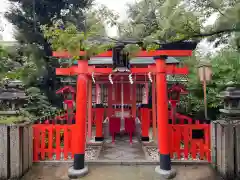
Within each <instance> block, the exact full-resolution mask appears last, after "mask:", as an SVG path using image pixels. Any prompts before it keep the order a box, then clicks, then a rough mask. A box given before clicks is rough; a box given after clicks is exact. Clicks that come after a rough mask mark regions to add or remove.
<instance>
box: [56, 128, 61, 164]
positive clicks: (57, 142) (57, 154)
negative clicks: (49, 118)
mask: <svg viewBox="0 0 240 180" xmlns="http://www.w3.org/2000/svg"><path fill="white" fill-rule="evenodd" d="M55 129H56V151H55V152H56V160H60V153H61V142H60V136H61V134H60V130H61V129H60V127H59V126H56V128H55Z"/></svg>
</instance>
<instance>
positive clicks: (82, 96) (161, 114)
mask: <svg viewBox="0 0 240 180" xmlns="http://www.w3.org/2000/svg"><path fill="white" fill-rule="evenodd" d="M179 49H181V48H179ZM84 55H85V52H84V51H80V52H79V56H84ZM191 55H192V50H155V51H140V52H139V53H138V54H137V57H154V59H155V65H149V66H148V67H147V68H130V73H132V74H145V73H149V72H151V73H152V74H154V75H156V93H157V112H155V114H156V113H157V114H158V116H157V122H158V123H157V124H158V149H159V153H160V166H157V167H156V169H155V171H156V172H158V173H159V174H162V175H164V176H165V177H173V176H175V175H176V172H175V171H174V170H172V169H171V159H170V142H171V140H170V139H169V133H170V128H169V124H168V98H167V82H166V74H188V68H187V67H176V66H174V65H166V63H165V60H166V58H167V57H168V56H172V57H183V56H191ZM53 56H55V57H65V58H68V57H71V55H70V54H69V53H68V52H66V51H65V52H53ZM95 57H112V51H106V52H104V53H101V54H99V55H97V56H95ZM92 73H94V74H95V75H97V74H101V75H103V74H110V73H113V69H112V68H95V67H94V66H88V60H79V61H78V66H77V67H74V66H72V67H69V68H56V75H67V76H71V75H77V76H78V77H77V95H76V124H75V131H74V136H73V138H74V142H73V144H74V153H75V154H74V165H73V167H72V168H70V169H69V172H68V173H69V177H71V178H76V177H80V176H83V175H85V174H86V173H87V172H88V168H87V166H85V163H84V156H85V139H86V137H85V136H86V133H85V130H86V129H85V127H86V114H84V113H83V112H86V110H87V86H88V84H87V80H88V76H89V75H91V74H92ZM89 104H91V103H89ZM90 106H91V105H90ZM153 111H155V110H154V108H153ZM153 114H154V112H153ZM160 144H161V146H160Z"/></svg>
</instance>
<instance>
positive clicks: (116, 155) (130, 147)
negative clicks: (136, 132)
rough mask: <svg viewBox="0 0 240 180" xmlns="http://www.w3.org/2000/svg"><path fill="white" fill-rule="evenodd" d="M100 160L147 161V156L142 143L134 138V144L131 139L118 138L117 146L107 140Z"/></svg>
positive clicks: (125, 137)
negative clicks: (130, 141)
mask: <svg viewBox="0 0 240 180" xmlns="http://www.w3.org/2000/svg"><path fill="white" fill-rule="evenodd" d="M99 159H100V160H145V159H146V158H145V155H144V152H143V150H142V146H141V144H140V142H138V140H137V138H133V144H130V143H129V137H127V136H123V137H117V138H116V142H115V144H112V143H111V140H107V141H106V142H105V143H104V144H103V147H102V150H101V153H100V156H99Z"/></svg>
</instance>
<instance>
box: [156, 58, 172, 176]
mask: <svg viewBox="0 0 240 180" xmlns="http://www.w3.org/2000/svg"><path fill="white" fill-rule="evenodd" d="M166 58H167V56H159V57H155V58H154V59H155V62H156V80H157V81H156V82H157V84H156V87H157V88H156V92H157V123H158V124H157V125H158V149H159V154H160V167H159V166H157V167H156V169H155V171H156V172H158V173H160V174H162V175H164V176H165V177H166V178H167V179H171V178H173V177H175V176H176V172H175V171H174V170H172V169H171V158H170V143H171V139H170V126H169V124H168V95H167V80H166V62H165V60H166Z"/></svg>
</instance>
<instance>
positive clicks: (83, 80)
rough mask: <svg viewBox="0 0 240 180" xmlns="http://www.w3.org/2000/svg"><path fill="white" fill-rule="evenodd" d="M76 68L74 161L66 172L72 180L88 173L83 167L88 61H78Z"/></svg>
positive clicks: (85, 167)
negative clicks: (77, 71) (77, 69)
mask: <svg viewBox="0 0 240 180" xmlns="http://www.w3.org/2000/svg"><path fill="white" fill-rule="evenodd" d="M78 68H79V75H78V77H77V95H76V124H75V126H74V132H73V134H74V136H73V146H74V147H73V151H74V161H73V167H71V168H69V170H68V175H69V177H70V178H72V179H74V178H77V177H79V176H83V175H85V174H86V173H87V172H88V168H87V166H85V144H86V117H87V116H86V115H87V114H86V113H87V76H86V75H85V74H84V72H86V69H88V61H84V60H79V61H78ZM83 172H85V173H83Z"/></svg>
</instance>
